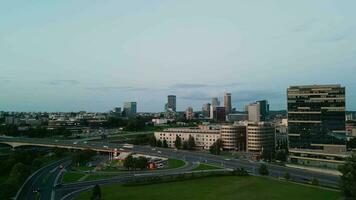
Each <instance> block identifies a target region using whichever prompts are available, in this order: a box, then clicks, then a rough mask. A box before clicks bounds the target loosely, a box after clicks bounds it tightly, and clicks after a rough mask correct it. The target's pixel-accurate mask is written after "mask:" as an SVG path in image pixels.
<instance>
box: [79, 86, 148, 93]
mask: <svg viewBox="0 0 356 200" xmlns="http://www.w3.org/2000/svg"><path fill="white" fill-rule="evenodd" d="M84 89H86V90H97V91H113V90H121V91H131V92H134V91H145V90H149V88H143V87H129V86H99V87H86V88H84Z"/></svg>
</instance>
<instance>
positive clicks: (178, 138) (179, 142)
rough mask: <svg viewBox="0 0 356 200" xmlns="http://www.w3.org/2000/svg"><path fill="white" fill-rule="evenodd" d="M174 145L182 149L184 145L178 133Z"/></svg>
mask: <svg viewBox="0 0 356 200" xmlns="http://www.w3.org/2000/svg"><path fill="white" fill-rule="evenodd" d="M174 146H175V147H176V148H177V149H180V148H181V147H182V139H181V138H180V137H179V136H178V135H176V140H175V141H174Z"/></svg>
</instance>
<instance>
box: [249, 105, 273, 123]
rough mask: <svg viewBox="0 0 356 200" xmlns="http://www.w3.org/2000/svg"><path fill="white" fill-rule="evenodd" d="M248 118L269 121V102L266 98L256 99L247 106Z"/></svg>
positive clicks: (256, 120)
mask: <svg viewBox="0 0 356 200" xmlns="http://www.w3.org/2000/svg"><path fill="white" fill-rule="evenodd" d="M246 108H247V112H248V120H249V121H251V122H261V121H267V120H268V118H269V104H268V102H267V101H266V100H261V101H256V102H255V103H251V104H249V105H247V106H246Z"/></svg>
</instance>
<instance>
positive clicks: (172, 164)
mask: <svg viewBox="0 0 356 200" xmlns="http://www.w3.org/2000/svg"><path fill="white" fill-rule="evenodd" d="M167 162H168V163H167V167H166V168H165V169H174V168H178V167H183V166H184V165H185V162H184V161H183V160H178V159H173V158H169V159H168V161H167Z"/></svg>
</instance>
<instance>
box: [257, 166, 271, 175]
mask: <svg viewBox="0 0 356 200" xmlns="http://www.w3.org/2000/svg"><path fill="white" fill-rule="evenodd" d="M258 173H259V174H260V175H263V176H268V174H269V172H268V169H267V165H265V164H261V166H260V168H259V169H258Z"/></svg>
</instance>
